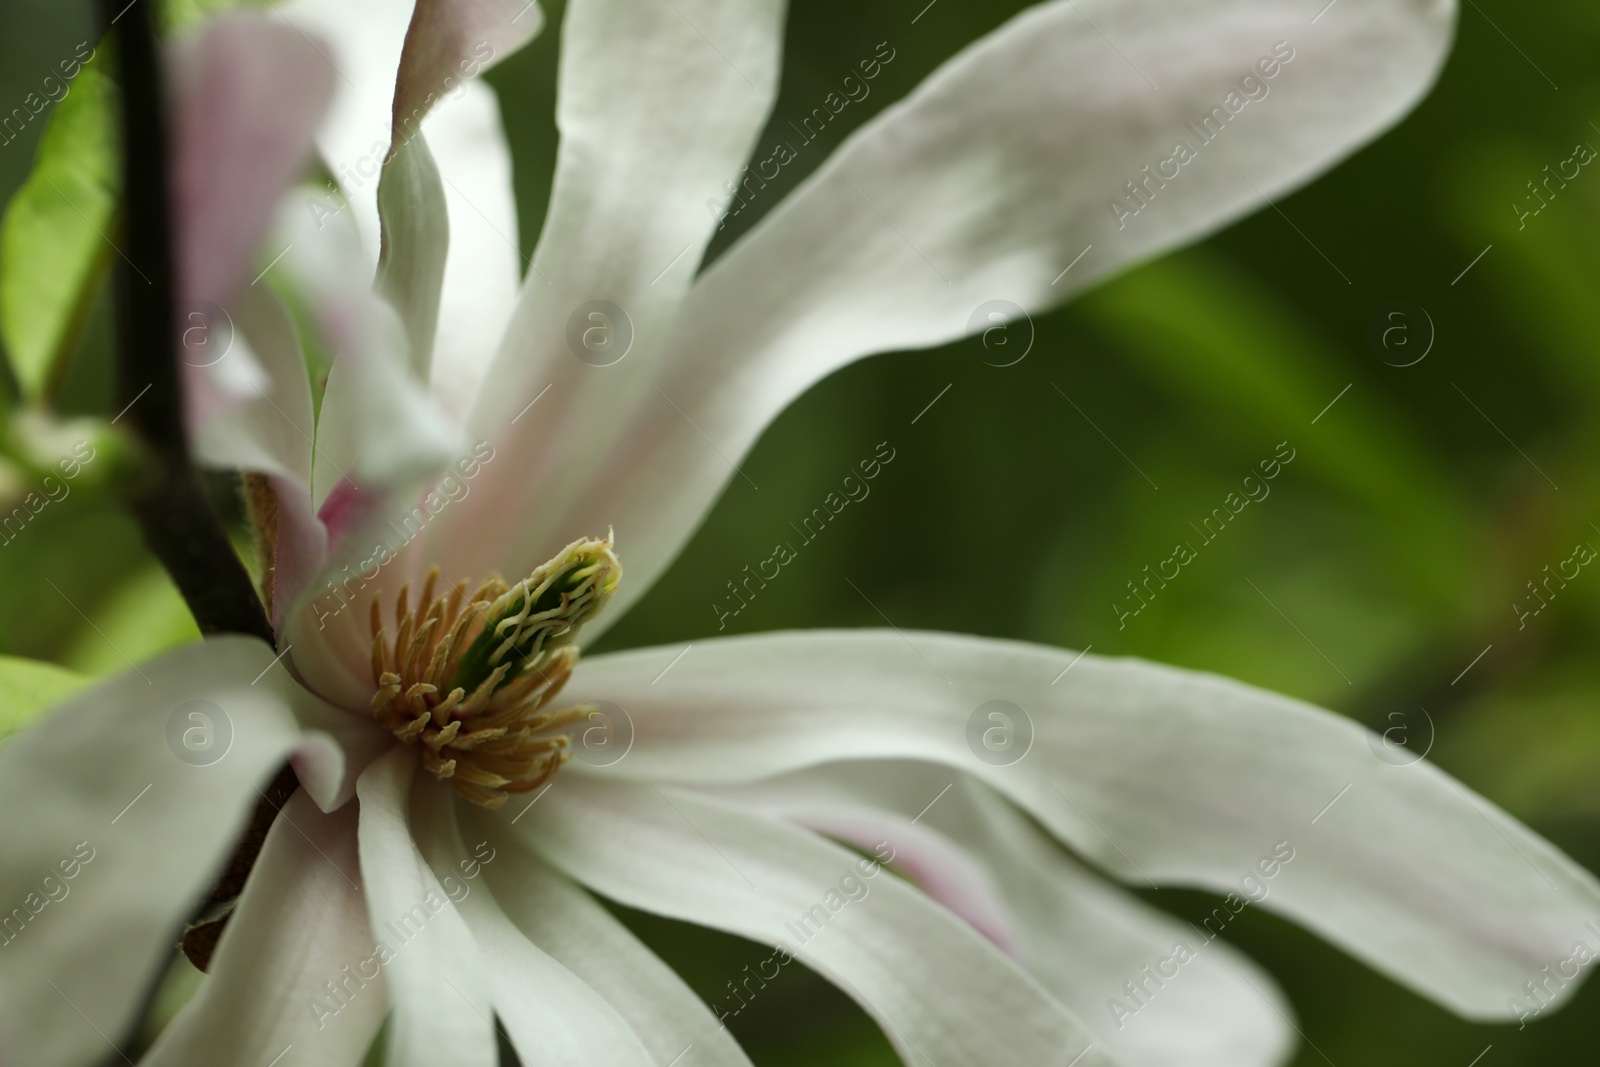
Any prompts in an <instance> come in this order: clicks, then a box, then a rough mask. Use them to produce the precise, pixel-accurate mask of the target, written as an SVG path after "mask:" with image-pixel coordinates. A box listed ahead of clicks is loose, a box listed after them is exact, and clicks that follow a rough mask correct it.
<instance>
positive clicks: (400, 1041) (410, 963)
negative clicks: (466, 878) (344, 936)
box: [356, 747, 499, 1067]
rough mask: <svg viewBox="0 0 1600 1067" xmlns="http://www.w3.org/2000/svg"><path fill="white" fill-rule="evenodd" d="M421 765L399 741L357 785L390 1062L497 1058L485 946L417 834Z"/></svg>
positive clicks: (425, 786)
mask: <svg viewBox="0 0 1600 1067" xmlns="http://www.w3.org/2000/svg"><path fill="white" fill-rule="evenodd" d="M416 767H417V754H416V752H414V751H409V750H407V749H405V748H400V747H396V748H395V749H394V750H393V751H392V752H390V753H389V755H387V756H385V757H383V758H382V759H380V760H378V761H377V762H376V763H373V764H372V765H371V766H370V767H368V768H367V770H366V771H365V772H364V773H363V774H362V775H361V780H360V782H359V783H357V786H356V796H357V799H358V800H359V801H360V804H361V819H360V828H359V833H358V837H359V840H360V850H361V876H362V881H363V883H364V885H365V887H366V893H367V911H368V914H369V915H370V916H371V919H372V933H373V935H374V936H375V937H376V938H377V940H378V948H379V955H380V960H379V962H380V964H381V965H382V966H383V968H384V973H385V975H386V977H387V979H388V983H389V991H390V993H391V996H392V1000H393V1004H394V1012H393V1014H392V1016H391V1018H390V1025H389V1032H388V1041H387V1043H386V1050H387V1057H386V1059H385V1061H384V1062H385V1063H386V1064H388V1067H435V1065H437V1064H441V1063H449V1064H452V1065H459V1067H495V1065H496V1064H497V1063H498V1062H499V1052H498V1049H497V1046H496V1044H495V1036H494V1022H493V1017H492V1014H491V1013H492V1011H493V1008H492V1007H491V1004H490V995H489V980H488V976H487V975H486V974H485V972H484V958H483V954H482V953H481V952H479V951H478V945H477V942H476V941H474V940H473V937H472V932H471V931H470V930H468V928H467V924H466V922H465V921H463V920H462V918H461V915H460V913H459V912H457V911H456V908H455V905H454V904H453V903H452V902H451V900H450V897H449V895H448V894H447V893H446V892H445V889H444V887H443V886H441V885H440V884H439V879H438V878H437V877H435V875H434V873H433V871H432V869H430V868H429V866H428V864H427V861H426V860H425V859H423V856H422V852H421V851H420V850H419V847H418V842H417V841H416V840H414V839H413V835H412V834H413V831H412V825H413V824H412V819H411V814H410V805H411V800H412V778H413V777H414V773H415V771H416ZM419 785H420V786H421V788H419V789H418V790H417V791H416V793H417V794H418V797H419V799H420V800H422V801H424V802H432V803H448V802H449V801H448V798H447V796H446V794H445V792H444V790H442V789H433V788H429V786H430V785H431V783H427V782H424V783H419ZM433 828H436V824H432V823H430V829H433Z"/></svg>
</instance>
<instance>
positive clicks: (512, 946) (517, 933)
mask: <svg viewBox="0 0 1600 1067" xmlns="http://www.w3.org/2000/svg"><path fill="white" fill-rule="evenodd" d="M432 792H434V793H435V794H436V795H437V797H438V799H439V800H441V801H442V803H436V804H430V805H427V806H426V807H423V808H420V809H419V810H418V812H417V823H418V828H419V831H421V833H420V836H421V837H422V839H423V840H426V841H427V842H428V847H427V848H425V850H424V851H425V855H426V858H427V860H428V862H429V864H430V865H431V866H432V867H433V869H434V870H435V871H445V872H448V873H446V874H445V875H444V876H443V884H444V888H445V891H446V892H447V893H449V894H450V899H451V900H453V901H454V902H455V903H456V905H457V907H458V908H459V909H460V911H461V917H462V918H463V919H465V920H466V923H467V927H468V929H470V930H471V931H472V936H473V937H474V938H476V939H477V942H478V945H479V946H480V948H481V949H482V951H483V960H484V964H485V965H486V967H487V972H486V973H487V976H488V980H489V985H490V988H491V991H492V997H493V1001H494V1008H495V1013H496V1015H498V1016H499V1018H500V1021H501V1023H502V1025H503V1026H504V1027H505V1031H506V1036H508V1037H509V1038H510V1039H511V1043H512V1045H513V1046H514V1047H515V1048H516V1050H517V1054H518V1055H519V1056H521V1057H522V1061H523V1062H524V1063H537V1064H539V1065H540V1067H563V1065H574V1067H587V1065H588V1064H592V1063H603V1064H607V1065H608V1067H613V1065H614V1067H630V1065H636V1067H651V1064H652V1060H651V1058H650V1054H649V1053H648V1052H646V1051H645V1048H644V1046H643V1045H641V1044H640V1043H639V1039H638V1038H637V1037H635V1036H634V1033H633V1029H632V1028H631V1027H630V1026H629V1025H628V1023H627V1021H626V1020H624V1019H623V1017H622V1016H621V1015H619V1014H618V1013H617V1010H616V1009H615V1008H613V1007H612V1006H611V1005H610V1004H609V1003H607V1001H606V1000H605V998H604V997H602V996H601V995H600V994H599V993H597V992H596V991H595V990H593V989H591V988H590V987H589V986H588V985H587V984H586V983H585V982H584V981H583V979H582V978H580V977H578V976H577V975H575V974H573V973H572V972H571V971H569V970H568V969H567V968H566V967H564V966H562V965H561V963H560V962H558V961H557V960H555V959H553V958H552V957H551V956H550V955H549V954H547V953H546V952H545V951H544V950H543V949H542V948H541V947H540V946H539V945H537V944H535V943H534V942H533V941H531V940H529V939H528V937H527V935H526V934H525V933H524V932H523V931H522V930H521V929H519V928H518V924H517V923H515V922H514V921H513V920H512V919H511V917H510V916H509V915H508V914H507V913H506V911H504V910H502V909H501V905H500V903H499V901H498V900H497V899H496V897H495V894H494V893H492V892H491V891H490V889H489V888H488V886H487V885H486V884H485V883H484V882H482V881H478V880H477V879H478V878H479V876H480V875H482V874H483V873H484V872H485V871H486V870H488V869H489V868H490V867H492V866H493V865H494V864H495V863H498V862H499V861H501V860H502V859H503V858H504V859H506V860H508V861H509V862H510V863H511V864H515V862H516V861H515V857H513V856H512V853H514V852H521V851H524V849H523V846H522V845H521V844H520V843H518V842H513V843H512V846H511V848H509V849H497V848H494V847H493V846H490V845H489V844H488V843H487V841H486V840H485V839H482V838H480V839H478V840H479V843H477V844H475V845H474V847H473V850H472V851H470V852H469V851H468V849H467V848H466V846H465V844H464V842H463V841H462V839H461V835H460V833H459V832H458V830H457V822H456V815H457V809H458V808H460V809H462V810H464V809H465V807H466V805H465V804H464V803H459V802H456V801H455V800H454V795H453V794H451V793H448V792H447V791H446V790H444V789H443V788H442V787H441V788H436V789H434V790H433V791H432ZM424 823H429V824H431V825H429V826H427V827H426V828H424V826H423V824H424ZM501 884H502V888H503V889H509V890H510V891H511V892H512V893H513V894H515V895H517V896H520V897H521V898H522V899H523V900H524V901H525V903H524V906H523V908H522V909H521V910H524V911H526V910H529V908H530V907H531V908H534V909H538V908H543V907H544V901H543V900H542V899H534V898H533V897H532V896H531V894H532V893H533V892H534V890H535V887H534V886H531V885H519V884H517V883H515V882H505V881H504V880H502V883H501Z"/></svg>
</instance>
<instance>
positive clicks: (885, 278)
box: [524, 0, 1454, 614]
mask: <svg viewBox="0 0 1600 1067" xmlns="http://www.w3.org/2000/svg"><path fill="white" fill-rule="evenodd" d="M1453 12H1454V5H1453V3H1452V2H1451V0H1344V2H1342V3H1340V4H1339V5H1338V6H1337V7H1336V8H1334V9H1333V10H1331V11H1329V12H1328V13H1327V15H1326V16H1325V17H1323V18H1322V19H1321V20H1320V21H1319V22H1318V23H1317V24H1316V25H1314V26H1313V25H1311V22H1310V19H1311V16H1309V15H1307V14H1306V13H1305V12H1304V11H1302V10H1301V9H1300V8H1299V7H1298V6H1296V5H1292V4H1285V3H1282V2H1280V0H1072V2H1069V0H1057V2H1055V3H1048V4H1041V5H1038V6H1035V7H1033V8H1030V9H1028V10H1027V11H1025V12H1023V13H1022V14H1021V15H1019V16H1017V17H1016V18H1014V19H1013V20H1012V21H1011V22H1009V23H1007V24H1006V25H1004V26H1002V27H1001V28H1000V29H998V30H996V31H995V32H994V33H992V34H990V35H989V36H988V37H986V38H984V39H983V40H981V41H979V42H977V43H976V44H975V45H973V46H972V47H970V48H968V49H967V50H965V51H964V52H962V53H961V54H959V55H957V56H956V57H955V58H954V59H952V60H951V61H949V62H948V63H946V64H945V65H944V66H943V67H942V68H940V69H939V70H938V71H936V72H935V73H934V74H933V75H932V76H930V77H929V78H928V79H927V81H926V82H924V83H923V84H922V86H921V87H920V88H919V89H918V90H917V91H916V92H915V93H913V94H912V96H911V97H910V98H908V99H907V100H905V101H903V102H901V103H899V104H897V105H895V106H894V107H892V108H890V109H889V110H887V111H885V112H884V113H882V114H880V115H879V116H878V117H877V118H876V119H874V120H873V121H872V122H870V123H868V124H867V125H866V126H864V127H862V128H861V129H860V130H858V131H857V132H856V133H855V134H854V135H853V136H851V137H850V138H849V139H848V140H847V141H846V142H845V143H844V144H843V145H842V146H841V147H840V148H839V149H838V150H837V151H836V152H835V153H834V154H833V156H832V157H831V158H830V159H829V160H828V162H827V163H825V164H824V165H823V167H822V169H821V170H820V171H818V172H817V173H816V174H814V175H813V176H812V177H811V178H810V179H808V180H807V181H806V182H805V183H804V184H803V185H802V187H801V188H800V189H799V190H797V191H796V192H795V193H794V194H793V195H792V196H790V197H789V198H788V199H787V200H786V201H785V202H783V203H782V204H780V205H779V206H778V207H777V208H776V209H775V210H774V211H773V212H772V214H771V215H769V216H768V217H767V218H765V219H763V220H762V222H761V223H760V224H759V225H758V226H757V227H756V228H755V229H754V230H753V231H751V232H750V233H749V234H747V235H746V236H745V237H744V238H743V239H742V240H741V241H740V242H739V243H738V244H737V245H736V246H735V247H734V248H733V249H731V250H730V251H729V252H728V254H727V255H725V256H723V257H722V258H721V259H720V260H718V261H717V262H716V263H715V264H713V265H712V267H711V268H710V269H709V270H708V271H707V272H706V274H705V275H704V276H703V277H702V278H701V279H700V280H699V281H698V282H697V283H696V285H695V288H694V291H693V292H692V293H691V294H690V296H689V299H688V300H687V302H686V303H685V306H684V308H683V311H682V316H681V319H680V323H679V330H678V333H677V335H676V337H675V339H674V340H673V342H672V344H671V346H670V350H669V351H668V352H666V353H665V354H664V355H663V356H662V358H661V373H660V375H659V376H658V377H657V379H656V380H655V383H654V384H655V386H656V389H658V390H659V392H657V391H656V390H650V391H649V392H648V393H647V395H646V397H645V400H646V402H647V404H648V406H647V407H646V408H645V409H644V410H643V411H642V412H640V413H637V414H636V416H635V420H634V425H632V426H631V427H629V432H628V433H627V434H626V435H625V436H624V437H623V438H622V439H621V440H618V441H615V442H613V443H612V445H611V447H610V449H609V451H608V452H607V453H606V454H605V455H603V456H596V457H590V459H589V462H590V463H591V464H592V466H593V469H596V470H600V471H604V472H605V474H604V477H603V481H602V483H601V484H599V485H596V486H592V487H589V489H590V491H589V494H588V495H587V496H586V497H584V498H583V499H582V500H581V501H579V502H577V503H575V504H571V505H566V504H565V503H564V504H563V506H564V507H567V508H570V509H571V510H570V518H568V520H567V522H568V525H567V527H566V530H567V531H568V532H570V531H576V530H583V529H588V528H590V527H593V526H594V525H595V524H596V523H599V524H600V528H604V526H605V524H607V523H611V524H614V525H615V527H616V529H617V533H618V535H619V543H620V544H622V545H623V546H625V547H626V548H627V550H628V555H626V556H625V557H624V562H626V564H627V565H628V574H629V581H628V582H627V583H626V584H625V585H624V586H623V587H622V589H621V590H620V591H619V593H620V600H619V602H618V603H617V604H615V605H614V606H613V612H612V613H608V614H614V613H615V610H616V608H619V607H621V606H622V604H624V603H626V602H627V601H629V600H631V599H632V598H633V597H636V596H638V595H640V594H641V593H642V592H643V591H644V590H645V589H646V588H647V587H648V586H649V584H650V582H651V581H652V580H653V578H654V577H655V575H656V574H658V573H659V572H660V570H661V569H662V568H664V567H665V566H666V564H667V562H668V561H670V560H671V558H672V557H673V555H675V554H676V552H677V550H678V548H679V546H680V545H681V544H682V543H683V541H684V540H685V539H686V538H687V537H688V535H689V534H690V532H691V531H692V530H693V529H694V527H695V525H696V524H697V523H698V522H699V521H700V519H701V517H702V516H703V515H704V514H705V512H706V510H707V509H708V508H709V507H710V505H711V502H712V500H713V499H714V498H715V496H716V495H717V493H718V492H719V491H720V490H721V488H722V487H723V486H724V485H725V484H727V482H728V481H729V480H730V479H731V478H733V476H734V473H735V469H736V468H735V466H734V464H737V463H739V462H740V461H741V459H742V457H743V456H744V455H745V453H746V452H747V451H748V450H749V448H750V446H751V445H752V444H753V443H754V441H755V439H756V437H757V436H758V435H759V434H760V433H761V431H762V429H763V428H764V427H765V426H766V425H767V424H768V423H769V422H770V421H771V420H772V419H773V418H774V417H775V416H776V415H777V414H778V412H780V411H781V410H782V409H783V408H784V407H785V406H786V405H788V404H789V403H790V402H791V401H792V400H793V399H794V398H795V397H797V396H798V395H799V394H800V393H801V392H803V391H804V390H805V389H806V388H808V387H809V386H810V385H811V384H812V383H813V382H816V381H818V380H819V379H821V378H822V377H824V376H825V375H827V374H829V373H831V372H832V371H834V370H836V369H838V368H839V367H841V366H843V365H844V364H846V363H849V362H851V361H852V360H854V359H857V358H859V357H861V356H865V355H868V354H871V353H874V352H884V351H894V350H905V349H917V348H924V347H928V346H931V345H937V344H942V343H944V342H947V341H951V340H954V339H956V338H958V337H961V336H963V335H965V334H969V333H973V332H976V331H977V329H978V328H979V327H980V326H981V327H983V328H987V327H989V326H991V325H992V324H993V322H994V320H993V319H990V318H989V317H988V310H987V309H985V310H984V311H983V312H982V313H981V314H980V309H983V308H984V306H985V305H988V304H989V303H990V302H991V301H1008V302H1010V304H1012V305H1014V306H1015V307H1017V308H1019V309H1022V310H1024V311H1029V312H1033V311H1038V310H1042V309H1044V308H1047V307H1050V306H1052V305H1054V304H1057V303H1059V302H1061V301H1062V300H1065V299H1067V298H1068V297H1070V296H1071V295H1072V294H1073V293H1074V292H1076V291H1078V290H1080V289H1082V288H1083V287H1084V286H1086V285H1088V284H1091V283H1092V282H1094V281H1096V280H1098V279H1101V278H1104V277H1106V276H1108V275H1110V274H1112V273H1115V272H1117V271H1120V270H1122V269H1124V268H1125V267H1127V266H1128V265H1130V264H1132V263H1135V262H1137V261H1139V260H1141V259H1144V258H1147V257H1149V256H1153V255H1156V254H1158V253H1160V252H1162V251H1165V250H1167V249H1169V248H1172V247H1173V246H1175V245H1177V244H1180V243H1182V242H1185V241H1189V240H1192V239H1195V238H1197V237H1200V236H1202V235H1204V234H1206V233H1208V232H1210V231H1212V230H1215V229H1216V228H1218V227H1219V226H1221V225H1223V224H1224V223H1226V222H1228V221H1230V220H1232V219H1235V218H1237V217H1239V216H1241V215H1243V214H1245V213H1247V212H1251V211H1256V210H1262V209H1264V208H1266V206H1267V205H1266V200H1265V199H1264V197H1271V198H1273V199H1277V198H1278V197H1279V196H1280V195H1281V194H1282V193H1284V192H1285V191H1286V190H1287V189H1289V188H1291V187H1293V186H1296V185H1299V184H1300V183H1302V182H1304V181H1306V180H1308V179H1309V178H1311V177H1313V176H1314V175H1316V174H1317V173H1319V172H1320V171H1322V170H1323V169H1325V168H1326V167H1327V166H1328V165H1330V164H1331V163H1332V162H1334V161H1336V160H1338V159H1340V158H1342V157H1343V156H1345V155H1346V154H1348V153H1349V152H1350V151H1351V150H1352V149H1354V148H1355V147H1356V146H1358V145H1360V144H1362V143H1364V142H1365V141H1367V140H1369V139H1370V138H1371V137H1373V136H1374V135H1375V134H1377V133H1378V132H1379V131H1381V130H1383V129H1384V128H1386V127H1387V126H1389V125H1390V124H1391V123H1392V122H1394V121H1395V120H1396V119H1397V118H1398V117H1399V116H1400V115H1402V114H1404V113H1405V111H1406V110H1407V109H1408V108H1409V107H1410V106H1411V104H1412V103H1414V102H1415V100H1416V99H1417V97H1418V96H1419V95H1420V94H1421V92H1422V91H1423V89H1424V88H1425V87H1426V86H1427V85H1428V84H1430V83H1431V81H1432V79H1433V77H1434V74H1435V73H1436V71H1437V70H1438V68H1439V65H1440V63H1441V61H1442V58H1443V56H1444V52H1445V47H1446V45H1447V43H1448V41H1449V39H1450V33H1451V27H1452V25H1453ZM1312 14H1315V12H1313V13H1312ZM1101 31H1104V36H1102V34H1101ZM1108 39H1109V40H1108ZM1280 40H1287V41H1288V42H1289V46H1290V47H1292V48H1293V49H1294V52H1295V57H1294V59H1293V60H1291V61H1290V62H1288V63H1287V64H1282V65H1281V66H1280V69H1279V70H1278V72H1277V74H1276V76H1275V77H1274V78H1273V79H1272V80H1271V81H1261V82H1260V84H1261V85H1263V86H1266V87H1268V89H1269V93H1270V95H1268V96H1267V97H1266V98H1265V99H1263V100H1260V101H1258V102H1255V103H1249V104H1248V105H1247V106H1246V107H1245V108H1244V109H1243V110H1242V111H1241V112H1240V113H1239V114H1238V115H1237V116H1236V117H1234V118H1232V120H1231V121H1230V122H1229V123H1228V124H1227V128H1226V129H1225V130H1224V133H1223V135H1222V136H1220V137H1218V139H1217V140H1216V141H1215V143H1213V144H1210V145H1205V146H1203V147H1199V148H1198V158H1197V159H1195V160H1194V161H1192V162H1191V163H1189V164H1188V165H1186V166H1181V167H1179V166H1176V165H1175V166H1173V167H1169V168H1168V169H1169V170H1173V171H1176V172H1177V175H1178V176H1177V177H1176V178H1173V179H1172V180H1170V181H1168V182H1167V184H1166V187H1165V188H1164V189H1161V190H1159V192H1158V194H1157V195H1156V196H1155V198H1154V200H1153V202H1152V203H1151V205H1150V206H1149V207H1148V208H1146V209H1145V210H1143V211H1142V212H1141V213H1140V215H1139V217H1137V218H1135V219H1132V220H1124V222H1125V223H1126V225H1125V227H1124V228H1122V229H1119V228H1118V224H1117V221H1116V218H1115V216H1114V214H1113V212H1112V211H1111V210H1110V207H1109V205H1110V203H1111V201H1112V200H1113V198H1115V197H1117V196H1119V195H1125V193H1124V191H1123V183H1124V182H1128V181H1132V180H1135V179H1142V178H1143V174H1142V172H1141V168H1143V167H1145V166H1147V165H1148V166H1150V167H1152V168H1154V167H1156V166H1157V165H1158V164H1159V163H1160V161H1161V160H1163V159H1166V158H1168V157H1169V156H1170V155H1171V154H1172V150H1173V147H1174V143H1175V142H1176V141H1178V140H1180V139H1186V140H1187V141H1188V143H1189V144H1190V145H1191V147H1193V146H1195V145H1196V144H1197V142H1198V140H1199V139H1198V138H1197V137H1196V135H1195V134H1194V133H1193V132H1192V131H1191V130H1190V128H1189V127H1188V126H1187V125H1186V122H1187V121H1189V120H1193V121H1195V122H1198V121H1199V120H1200V117H1201V116H1202V115H1204V114H1206V113H1207V112H1208V111H1209V109H1210V108H1211V107H1212V106H1213V105H1216V106H1221V105H1220V104H1219V101H1221V100H1223V99H1224V98H1225V97H1226V96H1227V94H1228V93H1229V92H1230V91H1234V90H1236V89H1237V87H1238V84H1239V81H1240V79H1241V78H1242V77H1244V76H1245V75H1247V74H1251V73H1252V71H1253V70H1254V65H1255V64H1256V62H1257V60H1258V59H1259V58H1260V57H1263V56H1268V57H1270V55H1271V52H1272V48H1273V46H1274V42H1278V41H1280ZM1119 50H1120V51H1119ZM901 61H902V62H904V60H901ZM1275 62H1276V61H1275ZM1135 65H1137V68H1138V69H1135ZM1140 71H1143V72H1145V74H1148V75H1149V77H1150V78H1151V79H1153V80H1154V82H1155V83H1156V84H1157V85H1159V86H1160V91H1159V92H1157V91H1156V90H1155V89H1153V88H1152V87H1151V85H1150V83H1149V82H1147V81H1146V80H1145V76H1144V74H1141V73H1140ZM1252 76H1254V75H1252ZM1257 80H1258V81H1260V79H1259V77H1258V78H1257ZM1238 99H1243V97H1239V98H1238ZM1224 113H1225V114H1226V113H1227V110H1226V109H1224ZM1157 180H1160V179H1157ZM1252 186H1253V187H1252ZM1152 188H1154V185H1153V184H1152ZM1091 246H1092V251H1089V249H1090V247H1091ZM1085 253H1086V254H1085ZM1306 254H1307V255H1308V256H1315V253H1314V252H1313V251H1311V250H1310V249H1307V250H1306ZM1080 255H1083V258H1082V259H1081V261H1080V260H1079V259H1078V257H1079V256H1080ZM1068 267H1071V270H1070V272H1068V271H1067V268H1068ZM547 273H548V272H547ZM1330 278H1331V280H1332V281H1333V282H1335V283H1339V282H1340V281H1341V280H1340V279H1339V278H1338V277H1337V276H1333V275H1332V274H1331V272H1330ZM1007 314H1015V313H1007ZM1002 317H1004V316H1002ZM974 319H977V320H978V325H974V322H973V320H974ZM1027 330H1031V327H1024V326H1019V327H1017V328H1016V329H1015V330H1014V331H1013V332H1012V335H1011V340H1012V343H1014V344H1017V345H1019V346H1020V345H1022V344H1024V343H1025V342H1024V341H1023V340H1022V338H1023V337H1024V336H1026V334H1025V331H1027ZM1005 358H1007V359H1010V358H1011V357H1010V355H1009V353H1008V354H1007V356H1006V357H1005ZM1019 358H1020V357H1019ZM539 384H542V383H539ZM552 398H554V394H553V393H552ZM524 402H526V401H524ZM668 486H670V491H668V490H667V489H666V488H664V487H668ZM574 535H575V534H574Z"/></svg>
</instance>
